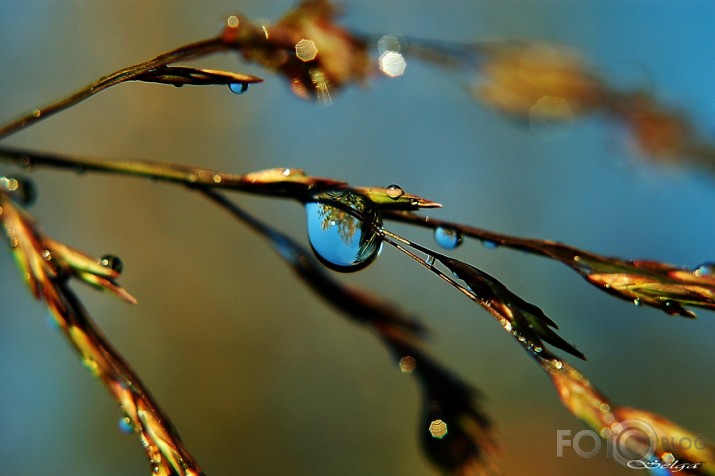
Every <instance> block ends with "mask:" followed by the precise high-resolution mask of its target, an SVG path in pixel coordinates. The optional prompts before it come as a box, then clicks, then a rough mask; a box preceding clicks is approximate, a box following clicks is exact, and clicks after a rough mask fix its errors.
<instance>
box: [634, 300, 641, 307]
mask: <svg viewBox="0 0 715 476" xmlns="http://www.w3.org/2000/svg"><path fill="white" fill-rule="evenodd" d="M633 304H635V305H636V306H640V305H641V298H635V299H634V300H633Z"/></svg>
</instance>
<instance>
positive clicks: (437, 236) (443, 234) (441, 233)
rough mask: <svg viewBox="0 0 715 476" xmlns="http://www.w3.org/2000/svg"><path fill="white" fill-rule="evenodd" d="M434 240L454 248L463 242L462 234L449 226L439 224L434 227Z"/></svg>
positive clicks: (450, 248) (442, 245) (446, 246)
mask: <svg viewBox="0 0 715 476" xmlns="http://www.w3.org/2000/svg"><path fill="white" fill-rule="evenodd" d="M434 241H435V242H437V244H438V245H439V246H441V247H442V248H445V249H448V250H453V249H455V248H456V247H458V246H459V245H461V244H462V234H461V233H460V232H459V231H458V230H455V229H454V228H450V227H447V226H438V227H437V228H435V229H434Z"/></svg>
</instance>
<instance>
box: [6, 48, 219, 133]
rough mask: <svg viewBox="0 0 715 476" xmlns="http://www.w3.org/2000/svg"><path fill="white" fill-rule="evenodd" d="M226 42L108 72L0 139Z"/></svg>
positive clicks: (12, 126) (30, 116) (28, 117)
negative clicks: (99, 94)
mask: <svg viewBox="0 0 715 476" xmlns="http://www.w3.org/2000/svg"><path fill="white" fill-rule="evenodd" d="M224 48H225V45H224V43H223V39H222V38H221V37H220V36H217V37H215V38H210V39H207V40H203V41H198V42H196V43H191V44H189V45H185V46H182V47H180V48H177V49H175V50H172V51H169V52H167V53H163V54H161V55H159V56H157V57H156V58H153V59H150V60H149V61H145V62H143V63H138V64H135V65H133V66H128V67H126V68H122V69H120V70H118V71H115V72H114V73H111V74H108V75H107V76H104V77H102V78H100V79H98V80H97V81H95V82H94V83H92V84H89V85H88V86H86V87H84V88H82V89H80V90H79V91H77V92H76V93H74V94H72V95H70V96H67V97H65V98H63V99H61V100H59V101H57V102H55V103H52V104H49V105H47V106H44V107H41V108H38V109H34V110H33V111H31V112H30V113H28V114H27V115H25V116H23V117H21V118H19V119H17V120H15V121H13V122H10V123H9V124H7V125H5V126H3V127H1V128H0V139H3V138H5V137H7V136H9V135H12V134H14V133H16V132H18V131H20V130H21V129H24V128H25V127H29V126H31V125H33V124H35V123H37V122H39V121H41V120H43V119H46V118H48V117H50V116H52V115H54V114H57V113H58V112H60V111H64V110H65V109H68V108H70V107H73V106H76V105H77V104H79V103H80V102H82V101H84V100H85V99H89V98H90V97H92V96H94V95H95V94H97V93H99V92H101V91H104V90H105V89H107V88H110V87H112V86H116V85H117V84H121V83H123V82H125V81H129V80H131V79H133V78H135V77H137V76H139V75H141V74H143V73H145V72H147V71H149V70H152V69H154V68H158V67H160V66H165V65H167V64H170V63H174V62H176V61H179V60H185V59H189V58H197V57H200V56H204V55H206V54H209V53H214V52H217V51H220V50H223V49H224Z"/></svg>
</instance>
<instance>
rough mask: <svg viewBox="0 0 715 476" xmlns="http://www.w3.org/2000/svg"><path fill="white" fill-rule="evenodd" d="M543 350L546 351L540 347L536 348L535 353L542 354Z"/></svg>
mask: <svg viewBox="0 0 715 476" xmlns="http://www.w3.org/2000/svg"><path fill="white" fill-rule="evenodd" d="M542 350H544V349H543V348H541V347H539V346H538V345H537V346H536V347H534V352H536V353H537V354H538V353H540V352H541V351H542Z"/></svg>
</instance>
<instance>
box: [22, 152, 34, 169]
mask: <svg viewBox="0 0 715 476" xmlns="http://www.w3.org/2000/svg"><path fill="white" fill-rule="evenodd" d="M22 166H23V167H25V169H26V170H32V169H33V167H34V166H35V164H34V163H33V161H32V159H31V158H30V156H29V155H26V156H24V157H23V158H22Z"/></svg>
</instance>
